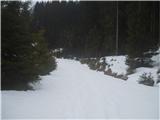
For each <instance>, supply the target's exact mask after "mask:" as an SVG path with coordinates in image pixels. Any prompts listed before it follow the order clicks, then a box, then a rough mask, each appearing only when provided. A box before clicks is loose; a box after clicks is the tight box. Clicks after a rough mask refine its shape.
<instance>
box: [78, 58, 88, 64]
mask: <svg viewBox="0 0 160 120" xmlns="http://www.w3.org/2000/svg"><path fill="white" fill-rule="evenodd" d="M89 61H90V59H89V58H82V59H80V63H81V64H88V63H89Z"/></svg>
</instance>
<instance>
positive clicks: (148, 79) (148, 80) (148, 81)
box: [139, 73, 154, 86]
mask: <svg viewBox="0 0 160 120" xmlns="http://www.w3.org/2000/svg"><path fill="white" fill-rule="evenodd" d="M139 84H144V85H148V86H153V85H154V80H153V76H152V74H151V73H149V74H147V73H143V74H142V75H141V76H140V78H139Z"/></svg>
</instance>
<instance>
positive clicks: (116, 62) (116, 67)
mask: <svg viewBox="0 0 160 120" xmlns="http://www.w3.org/2000/svg"><path fill="white" fill-rule="evenodd" d="M105 58H106V63H107V64H109V65H110V67H109V68H110V69H111V70H112V72H114V73H117V74H118V75H120V74H121V75H125V74H126V73H127V72H126V71H127V68H128V66H127V65H126V64H125V61H126V56H108V57H105ZM107 69H108V68H106V70H107Z"/></svg>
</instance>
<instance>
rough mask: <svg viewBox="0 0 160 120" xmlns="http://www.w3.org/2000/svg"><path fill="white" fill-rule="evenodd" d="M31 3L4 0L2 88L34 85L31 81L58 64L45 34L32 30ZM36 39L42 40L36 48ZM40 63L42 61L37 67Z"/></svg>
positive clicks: (23, 88)
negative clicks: (53, 57) (45, 38)
mask: <svg viewBox="0 0 160 120" xmlns="http://www.w3.org/2000/svg"><path fill="white" fill-rule="evenodd" d="M28 5H29V3H28V2H18V1H3V2H2V5H1V7H2V9H1V10H2V56H1V59H2V61H1V68H2V89H17V90H27V89H31V88H30V86H29V85H28V83H29V82H32V81H35V80H39V79H38V76H39V75H40V74H42V73H43V74H46V73H48V72H49V71H51V70H52V69H53V68H55V61H54V59H53V61H52V57H51V54H50V53H49V51H48V50H47V46H46V43H45V42H44V40H43V37H42V35H41V34H40V33H37V35H35V34H34V35H32V34H31V27H30V23H31V17H30V11H29V10H28ZM35 41H36V42H37V44H38V46H37V47H36V49H35V48H34V47H33V46H32V44H33V43H34V42H35ZM38 55H39V58H38ZM42 57H44V58H43V59H42ZM44 59H47V60H44ZM37 63H38V64H40V63H41V65H39V66H38V67H37ZM51 64H53V65H51ZM42 70H43V71H42ZM44 71H45V72H44Z"/></svg>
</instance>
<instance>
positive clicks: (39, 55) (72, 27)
mask: <svg viewBox="0 0 160 120" xmlns="http://www.w3.org/2000/svg"><path fill="white" fill-rule="evenodd" d="M159 21H160V2H159V1H147V2H143V1H134V2H129V1H126V2H123V1H118V2H117V1H103V2H102V1H101V2H98V1H94V2H93V1H92V2H90V1H79V2H77V1H76V2H72V1H69V2H65V1H63V2H58V1H54V2H53V1H52V2H51V1H50V2H36V3H35V4H34V5H31V3H30V2H20V1H1V41H2V46H1V49H2V54H1V58H2V60H1V68H2V89H24V88H25V89H29V88H28V87H27V86H26V84H27V83H29V82H31V81H36V80H38V79H39V75H46V74H49V73H50V72H51V71H52V70H54V69H56V62H55V57H53V55H52V52H51V51H52V50H54V49H57V48H63V55H62V57H65V58H69V57H77V58H89V57H103V56H108V55H128V58H129V60H128V63H129V61H131V59H133V58H140V59H141V60H142V61H143V59H144V57H146V56H144V52H147V51H155V50H157V48H158V46H160V44H159V34H160V31H159V26H160V25H159ZM147 57H148V56H147ZM24 86H25V87H24Z"/></svg>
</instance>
